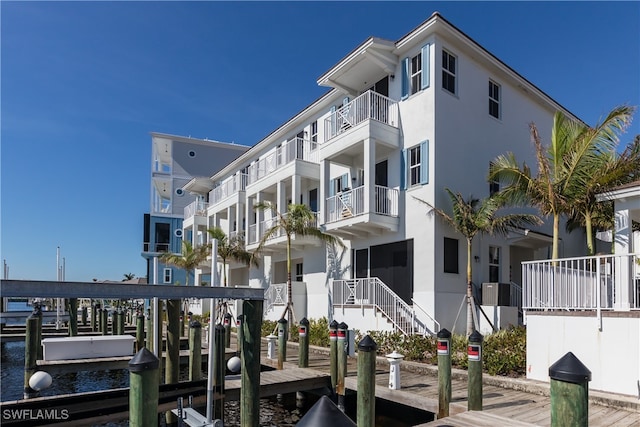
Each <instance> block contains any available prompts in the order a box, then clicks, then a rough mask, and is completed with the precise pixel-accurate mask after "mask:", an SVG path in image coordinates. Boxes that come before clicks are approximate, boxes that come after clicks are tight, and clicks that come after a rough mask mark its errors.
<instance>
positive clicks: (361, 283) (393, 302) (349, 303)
mask: <svg viewBox="0 0 640 427" xmlns="http://www.w3.org/2000/svg"><path fill="white" fill-rule="evenodd" d="M332 292H333V306H334V307H340V308H342V310H343V313H344V310H345V309H346V308H357V307H359V308H360V309H361V310H363V311H364V308H365V307H367V308H369V307H373V308H375V309H377V310H378V311H380V312H381V313H382V314H383V315H384V316H385V317H386V318H387V319H388V320H389V321H390V322H391V323H392V324H393V325H394V328H395V329H396V330H397V331H399V332H402V333H403V334H405V335H408V334H423V335H424V334H435V333H437V332H438V330H439V329H440V325H439V324H438V322H436V321H435V319H433V318H431V317H430V316H429V315H428V314H426V311H424V310H421V311H423V312H424V314H425V315H426V317H428V318H429V320H430V323H432V325H430V326H431V327H428V326H427V325H426V324H425V323H424V322H423V321H422V320H420V319H418V317H417V316H416V311H415V310H414V308H413V307H412V306H411V305H409V304H407V303H406V302H405V301H404V300H403V299H402V298H400V297H399V296H398V295H396V293H395V292H393V290H391V289H390V288H389V287H388V286H387V285H385V284H384V283H383V282H382V281H381V280H380V279H379V278H377V277H368V278H362V279H347V280H334V281H333V285H332Z"/></svg>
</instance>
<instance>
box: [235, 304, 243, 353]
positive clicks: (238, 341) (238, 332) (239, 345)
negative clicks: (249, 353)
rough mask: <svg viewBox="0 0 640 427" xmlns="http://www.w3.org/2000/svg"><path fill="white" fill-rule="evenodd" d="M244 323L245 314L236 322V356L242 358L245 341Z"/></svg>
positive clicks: (239, 316)
mask: <svg viewBox="0 0 640 427" xmlns="http://www.w3.org/2000/svg"><path fill="white" fill-rule="evenodd" d="M243 323H244V314H240V315H238V320H237V321H236V350H237V351H236V356H238V357H241V354H242V340H243V335H242V334H243V331H242V330H243V329H244V328H243V327H242V324H243Z"/></svg>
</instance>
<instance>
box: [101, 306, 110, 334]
mask: <svg viewBox="0 0 640 427" xmlns="http://www.w3.org/2000/svg"><path fill="white" fill-rule="evenodd" d="M100 327H101V328H102V329H101V332H102V335H107V332H108V330H109V312H108V311H107V309H106V308H103V309H102V310H101V311H100Z"/></svg>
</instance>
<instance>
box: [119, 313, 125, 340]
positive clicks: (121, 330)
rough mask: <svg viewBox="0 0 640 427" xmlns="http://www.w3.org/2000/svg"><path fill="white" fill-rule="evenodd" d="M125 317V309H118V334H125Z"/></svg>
mask: <svg viewBox="0 0 640 427" xmlns="http://www.w3.org/2000/svg"><path fill="white" fill-rule="evenodd" d="M124 318H125V312H124V310H123V309H121V308H119V309H118V335H124Z"/></svg>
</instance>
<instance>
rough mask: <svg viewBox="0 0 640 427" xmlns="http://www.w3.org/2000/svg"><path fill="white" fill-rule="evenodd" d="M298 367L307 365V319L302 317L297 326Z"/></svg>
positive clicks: (306, 366)
mask: <svg viewBox="0 0 640 427" xmlns="http://www.w3.org/2000/svg"><path fill="white" fill-rule="evenodd" d="M298 339H299V341H298V367H299V368H308V367H309V320H307V318H306V317H303V318H302V320H300V326H299V327H298Z"/></svg>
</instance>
